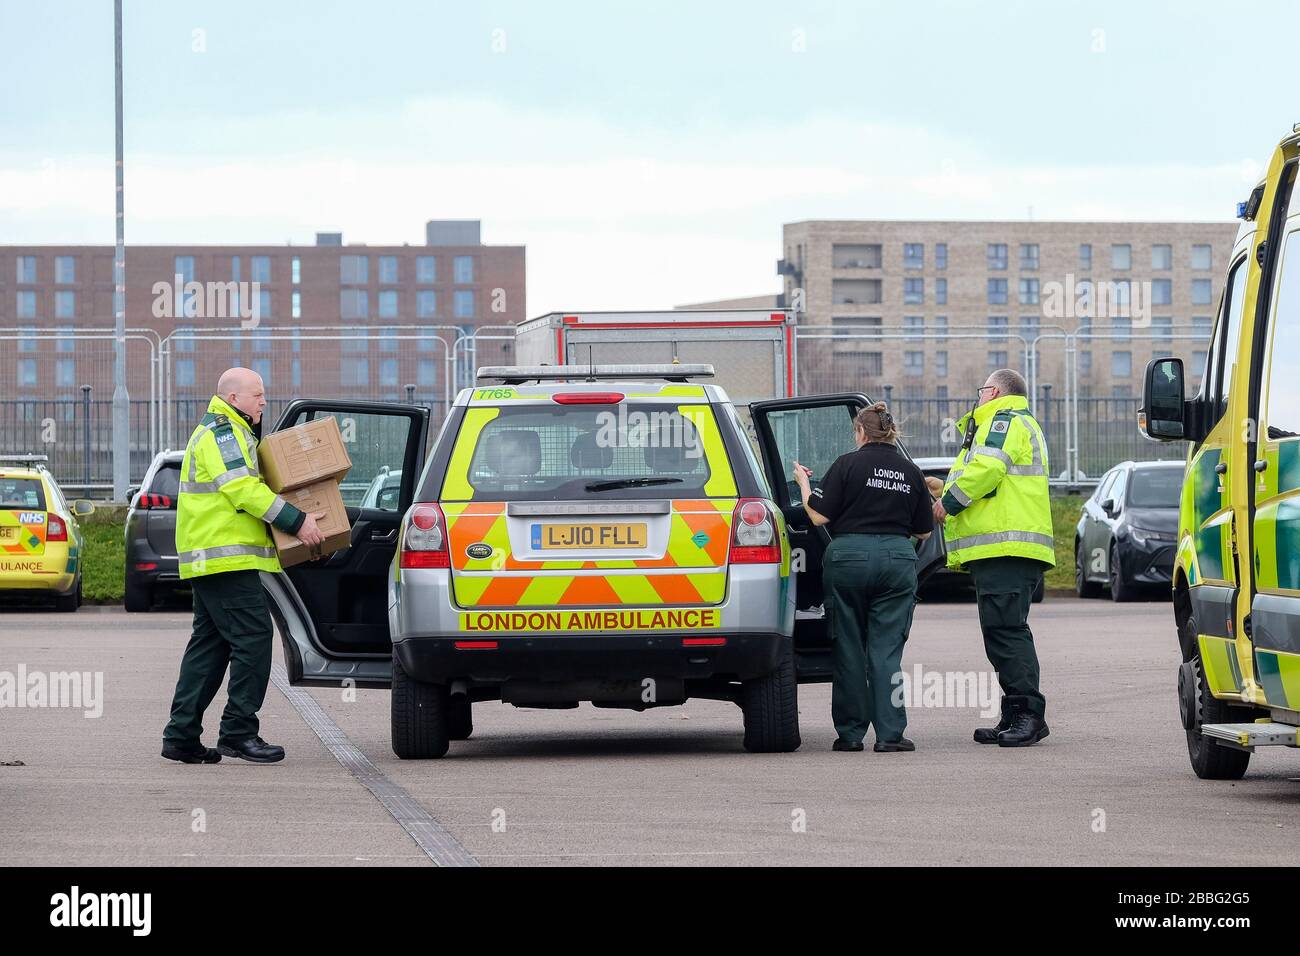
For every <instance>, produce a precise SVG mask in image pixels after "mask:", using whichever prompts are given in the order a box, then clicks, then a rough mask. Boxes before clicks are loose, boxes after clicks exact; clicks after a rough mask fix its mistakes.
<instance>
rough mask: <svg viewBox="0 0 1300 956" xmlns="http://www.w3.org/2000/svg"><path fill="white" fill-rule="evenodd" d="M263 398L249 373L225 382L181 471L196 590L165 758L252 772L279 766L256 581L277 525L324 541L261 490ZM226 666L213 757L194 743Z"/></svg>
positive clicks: (179, 541) (258, 381)
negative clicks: (269, 718) (264, 709)
mask: <svg viewBox="0 0 1300 956" xmlns="http://www.w3.org/2000/svg"><path fill="white" fill-rule="evenodd" d="M264 408H266V390H265V388H264V387H263V385H262V377H261V376H260V375H258V374H257V373H256V372H254V371H252V370H251V369H246V368H232V369H229V370H228V371H226V372H225V373H224V374H222V376H221V379H220V381H218V383H217V394H216V395H214V396H213V397H212V401H211V402H209V403H208V410H207V413H206V414H205V415H204V416H203V419H202V421H200V422H199V425H198V427H197V428H196V429H194V434H193V435H191V436H190V441H189V444H188V445H187V446H186V448H185V459H184V461H182V462H181V484H180V494H179V496H178V498H177V505H176V554H177V557H178V559H179V564H180V576H181V579H182V580H186V581H189V582H190V586H191V587H192V589H193V591H194V631H193V634H192V635H191V637H190V642H189V644H188V645H187V646H186V648H185V656H184V657H183V658H182V659H181V672H180V677H179V678H178V679H177V681H176V695H175V697H174V698H173V700H172V710H171V720H170V721H169V722H168V724H167V728H166V730H164V731H163V749H162V755H163V756H164V757H166V758H167V759H168V760H177V761H180V762H181V763H217V762H219V761H220V760H221V757H222V755H223V754H224V755H225V756H227V757H239V758H241V759H243V760H251V761H253V762H254V763H275V762H276V761H278V760H283V759H284V748H283V747H277V746H275V745H274V744H268V743H267V742H266V741H265V740H263V739H262V738H261V737H260V736H259V735H258V731H259V726H258V721H257V712H258V710H259V709H261V706H262V701H263V699H264V698H265V697H266V685H267V682H268V681H269V680H270V678H271V636H272V627H271V615H270V612H269V611H268V610H267V607H266V597H265V595H264V594H263V592H262V583H261V580H260V579H259V578H258V574H259V572H261V571H279V570H280V561H279V559H278V558H277V557H276V553H275V545H274V544H273V543H272V540H271V532H270V529H269V528H268V527H267V525H268V524H273V525H275V526H276V527H277V528H279V529H280V530H282V531H285V532H288V533H289V534H292V535H295V536H296V537H297V538H298V540H299V541H301V542H303V544H307V545H312V544H319V543H320V542H321V540H322V535H321V532H320V529H319V528H317V527H316V519H317V518H322V517H324V515H323V514H306V513H304V512H302V511H300V510H299V509H297V508H295V507H294V506H293V505H291V504H289V503H288V502H287V501H285V500H284V499H283V498H281V497H280V496H279V495H277V494H276V493H275V492H273V491H272V490H271V489H270V488H268V487H267V486H266V483H265V482H264V481H262V478H261V476H260V474H259V472H258V466H257V439H258V437H259V435H260V434H261V424H262V410H263V409H264ZM227 664H229V666H230V685H229V688H228V698H229V700H228V703H227V704H226V709H225V712H224V713H223V714H222V715H221V731H220V735H219V736H218V738H217V746H216V748H215V749H212V748H208V747H204V746H203V744H202V743H201V742H200V736H201V735H202V733H203V712H204V711H205V710H207V707H208V705H209V704H210V703H212V698H213V697H215V696H216V693H217V689H218V688H219V687H220V686H221V681H222V679H223V678H224V677H225V674H226V666H227Z"/></svg>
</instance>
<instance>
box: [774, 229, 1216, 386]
mask: <svg viewBox="0 0 1300 956" xmlns="http://www.w3.org/2000/svg"><path fill="white" fill-rule="evenodd" d="M1236 231H1237V224H1236V223H1231V222H1224V223H1215V222H1204V223H1176V222H1165V223H1161V222H1129V223H1120V222H925V221H916V222H902V221H848V220H818V221H808V222H796V223H789V224H787V225H786V226H785V227H784V235H783V249H784V258H783V259H782V260H781V261H780V262H779V263H778V266H777V271H778V273H779V274H780V275H781V276H782V277H783V280H784V294H783V297H782V301H783V303H784V304H787V305H794V304H795V299H796V295H797V294H798V293H799V292H800V291H802V296H803V311H804V313H805V314H804V315H803V316H802V318H801V322H800V324H801V327H802V329H803V331H804V332H805V333H808V334H809V336H810V337H805V338H803V339H801V341H800V384H801V390H804V391H810V392H819V391H833V390H839V389H846V388H851V389H866V390H868V391H869V392H870V393H872V394H878V395H883V394H885V393H886V392H889V393H891V394H892V396H893V397H894V398H896V399H898V398H931V399H934V398H939V399H942V398H949V397H951V398H953V399H957V398H966V397H972V396H973V393H974V389H975V388H976V387H977V386H979V385H981V384H983V381H984V378H985V376H986V375H987V374H988V372H989V371H990V370H992V369H994V368H998V367H1001V366H1011V367H1015V368H1021V369H1023V368H1024V367H1025V364H1026V361H1025V356H1024V355H1023V349H1022V346H1021V343H1020V339H1018V338H1016V336H1018V335H1020V336H1023V337H1024V338H1025V339H1027V340H1029V341H1032V340H1033V339H1034V338H1035V337H1036V336H1038V335H1039V334H1044V333H1048V332H1049V331H1050V327H1051V326H1061V327H1063V328H1064V329H1065V330H1067V331H1070V332H1075V331H1085V332H1086V331H1088V330H1089V327H1090V328H1091V332H1092V334H1093V335H1094V338H1093V339H1092V340H1091V341H1085V340H1081V341H1080V345H1079V365H1078V368H1079V378H1078V383H1079V395H1080V396H1081V397H1084V398H1099V399H1100V398H1130V397H1136V396H1140V394H1141V391H1142V373H1143V370H1144V369H1145V367H1146V363H1147V362H1148V361H1149V360H1150V359H1151V358H1152V357H1153V356H1155V355H1162V354H1176V355H1181V356H1184V357H1185V358H1188V359H1189V360H1190V364H1189V369H1188V371H1189V374H1190V375H1191V377H1192V378H1193V379H1196V378H1198V377H1199V374H1200V372H1201V370H1202V369H1203V368H1204V361H1205V354H1206V345H1205V344H1204V343H1205V340H1207V339H1208V338H1209V333H1210V327H1211V324H1212V322H1213V316H1214V315H1215V311H1216V308H1217V306H1218V302H1219V296H1220V293H1221V291H1222V287H1223V279H1224V274H1225V270H1226V266H1227V262H1228V256H1229V255H1230V253H1231V250H1232V244H1233V240H1234V238H1235V235H1236ZM1072 290H1073V291H1074V293H1075V294H1074V295H1070V292H1071V291H1072ZM1148 291H1149V293H1150V295H1149V298H1150V301H1149V302H1146V301H1143V300H1144V299H1145V298H1147V292H1148ZM1089 296H1090V297H1091V301H1092V302H1093V303H1094V306H1095V307H1097V306H1101V304H1102V299H1103V298H1105V299H1106V301H1107V303H1108V306H1109V307H1108V312H1109V313H1110V314H1105V315H1098V316H1096V317H1092V318H1088V317H1082V318H1081V317H1079V316H1078V315H1077V314H1076V315H1062V314H1060V312H1061V310H1060V309H1057V308H1056V306H1057V305H1058V304H1060V303H1061V302H1062V301H1065V300H1069V301H1071V302H1072V304H1073V305H1074V306H1075V308H1071V309H1069V310H1068V311H1071V312H1078V311H1080V309H1078V308H1077V306H1078V305H1079V304H1080V303H1086V302H1088V301H1089V298H1088V297H1089ZM1114 300H1118V302H1116V301H1114ZM1124 302H1128V303H1129V308H1128V311H1129V312H1131V313H1132V312H1134V311H1136V310H1135V308H1134V307H1135V306H1141V307H1142V308H1145V309H1147V314H1148V316H1149V318H1150V326H1149V327H1145V325H1144V320H1143V319H1142V318H1141V317H1139V318H1137V319H1135V318H1134V317H1133V316H1132V315H1130V316H1128V317H1124V316H1123V315H1116V314H1115V313H1117V312H1123V311H1125V309H1124V308H1123V303H1124ZM1117 306H1118V307H1117ZM1095 307H1094V311H1096V308H1095ZM1089 323H1091V325H1090V326H1089ZM873 330H882V331H884V330H888V331H890V332H892V333H895V335H894V337H892V338H881V339H876V340H872V339H871V338H870V336H871V335H873V334H875V333H874V332H873ZM818 333H824V334H826V336H827V337H826V338H825V339H820V340H819V339H817V338H816V337H815V336H816V335H817V334H818ZM1179 335H1185V336H1193V335H1194V336H1197V337H1198V338H1196V339H1193V338H1181V339H1180V338H1176V336H1179ZM1064 358H1065V349H1064V343H1063V342H1062V341H1061V340H1059V339H1058V340H1055V341H1049V340H1044V341H1043V342H1042V343H1040V346H1039V368H1038V382H1039V383H1040V384H1044V383H1046V384H1050V385H1052V386H1054V392H1053V393H1052V394H1054V395H1055V396H1057V397H1059V396H1061V394H1062V392H1063V388H1064V374H1065V371H1064V367H1063V366H1064ZM886 387H888V388H886Z"/></svg>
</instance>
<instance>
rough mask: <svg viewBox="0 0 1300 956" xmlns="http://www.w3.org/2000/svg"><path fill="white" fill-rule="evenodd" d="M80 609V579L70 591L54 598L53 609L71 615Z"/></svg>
mask: <svg viewBox="0 0 1300 956" xmlns="http://www.w3.org/2000/svg"><path fill="white" fill-rule="evenodd" d="M79 607H81V578H77V581H76V583H75V584H74V585H73V586H72V590H71V591H69V592H68V593H67V594H60V595H57V596H56V597H55V598H54V609H55V610H56V611H59V612H60V613H63V614H71V613H72V612H73V611H75V610H76V609H77V608H79Z"/></svg>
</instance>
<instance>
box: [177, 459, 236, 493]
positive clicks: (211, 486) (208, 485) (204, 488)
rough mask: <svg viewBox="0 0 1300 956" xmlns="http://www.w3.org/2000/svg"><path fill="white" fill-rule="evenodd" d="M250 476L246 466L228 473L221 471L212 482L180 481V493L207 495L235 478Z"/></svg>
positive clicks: (232, 469)
mask: <svg viewBox="0 0 1300 956" xmlns="http://www.w3.org/2000/svg"><path fill="white" fill-rule="evenodd" d="M251 474H252V471H250V470H249V468H248V466H247V465H245V466H244V467H243V468H231V469H230V470H229V471H223V472H222V473H221V474H219V475H217V477H216V478H214V479H213V480H212V481H182V482H181V489H180V490H181V491H183V492H185V493H186V494H188V495H207V494H212V493H213V492H216V491H220V490H221V486H222V485H227V484H229V483H230V482H232V481H234V480H235V479H236V478H246V477H248V476H249V475H251Z"/></svg>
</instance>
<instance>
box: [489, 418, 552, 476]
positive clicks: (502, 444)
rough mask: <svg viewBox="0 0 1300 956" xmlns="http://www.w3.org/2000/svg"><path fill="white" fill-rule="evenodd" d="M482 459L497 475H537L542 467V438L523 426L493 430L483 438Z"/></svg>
mask: <svg viewBox="0 0 1300 956" xmlns="http://www.w3.org/2000/svg"><path fill="white" fill-rule="evenodd" d="M482 461H483V465H484V467H486V468H488V469H490V470H491V471H492V472H493V473H494V474H496V475H501V476H513V477H523V476H526V475H535V474H537V473H538V472H539V471H541V468H542V440H541V438H540V437H538V434H537V432H534V431H528V430H527V429H523V428H514V429H510V430H508V431H499V432H493V433H492V434H490V435H488V436H487V437H486V438H485V439H483V459H482Z"/></svg>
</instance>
